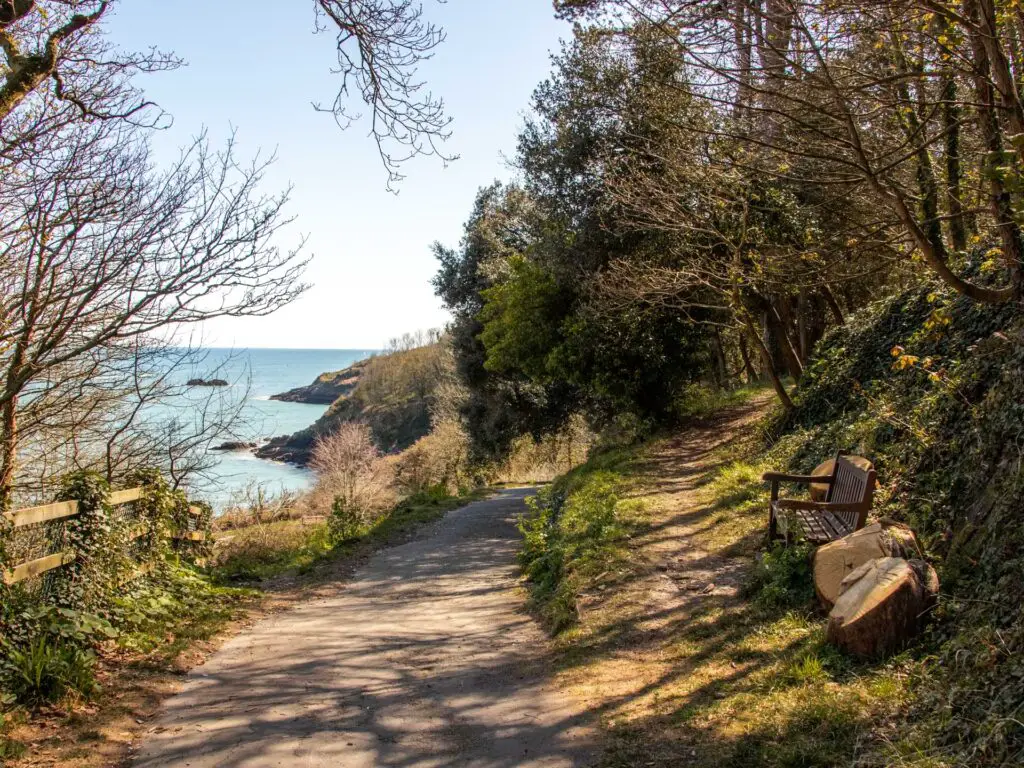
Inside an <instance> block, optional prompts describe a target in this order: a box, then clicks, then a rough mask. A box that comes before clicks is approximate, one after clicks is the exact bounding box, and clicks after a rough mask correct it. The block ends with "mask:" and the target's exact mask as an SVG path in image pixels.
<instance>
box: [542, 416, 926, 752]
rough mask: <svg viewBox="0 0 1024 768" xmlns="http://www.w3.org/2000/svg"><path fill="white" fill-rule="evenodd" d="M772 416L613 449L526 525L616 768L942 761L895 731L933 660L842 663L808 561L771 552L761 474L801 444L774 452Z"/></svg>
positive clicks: (567, 482)
mask: <svg viewBox="0 0 1024 768" xmlns="http://www.w3.org/2000/svg"><path fill="white" fill-rule="evenodd" d="M762 403H763V401H762ZM759 412H763V406H762V407H761V408H760V410H758V409H757V408H755V409H753V411H751V410H750V409H749V407H748V408H747V409H744V407H743V406H739V407H736V406H734V407H732V408H731V409H729V410H728V411H726V415H724V416H723V415H722V414H719V419H718V421H713V423H712V424H710V425H704V426H701V427H699V428H695V429H691V430H688V431H686V432H685V433H683V434H681V435H679V436H677V437H675V438H664V439H658V440H653V441H650V442H648V443H646V444H644V445H641V446H637V447H634V448H632V449H619V450H618V451H616V452H614V453H612V454H610V455H602V456H597V457H595V458H594V459H592V460H591V462H589V463H588V464H587V465H585V466H583V467H581V468H579V469H578V470H577V471H576V472H574V473H572V474H571V475H570V476H567V477H566V478H564V479H562V480H560V481H559V482H558V483H556V484H555V486H554V487H555V488H556V489H561V491H562V493H563V494H564V496H563V497H562V498H558V497H556V498H555V501H554V502H552V503H548V504H547V505H545V507H544V510H546V511H544V512H534V513H533V515H532V516H530V517H527V518H526V519H525V520H524V524H523V528H524V534H525V542H524V550H523V559H524V565H525V570H526V573H527V576H528V577H529V578H530V580H531V587H532V592H533V595H534V599H535V600H536V601H537V603H538V605H539V607H540V609H541V610H540V613H541V615H542V616H544V618H545V619H546V620H547V621H548V622H549V626H550V627H551V629H552V631H553V633H554V634H555V637H556V646H557V649H558V659H559V662H560V671H559V677H560V681H559V682H560V684H561V685H562V686H564V687H566V688H569V689H572V690H574V692H575V693H576V694H577V695H578V696H580V697H581V698H583V699H584V700H586V701H588V702H590V703H591V705H592V706H593V707H594V708H595V709H596V710H597V711H598V712H599V713H600V716H601V720H602V723H603V725H604V727H605V729H606V731H607V734H608V743H609V748H608V751H607V754H606V755H605V757H604V765H605V766H609V767H615V768H619V767H621V768H625V767H626V766H684V765H685V766H699V767H707V768H710V767H711V766H778V767H780V768H781V767H783V766H786V767H788V766H848V765H854V764H856V765H877V766H882V765H893V764H908V765H909V764H914V765H919V766H925V765H940V764H941V763H937V762H929V760H930V759H931V758H929V757H927V754H926V753H923V752H922V751H921V750H920V749H917V748H916V747H914V746H913V745H910V744H908V743H901V742H900V739H899V737H898V734H897V729H896V725H895V724H896V723H897V722H898V718H899V716H900V714H901V712H902V711H903V710H904V709H905V708H906V707H907V706H908V704H909V702H910V701H911V699H912V697H911V688H912V685H911V683H912V681H913V680H914V679H915V676H916V675H918V674H919V673H920V664H919V662H918V661H916V660H915V659H914V658H912V657H911V656H909V655H905V656H901V657H898V658H895V659H890V660H889V661H887V662H885V663H875V664H871V663H863V662H857V661H853V660H851V659H848V658H846V657H844V656H842V655H841V654H839V653H838V652H837V651H835V650H834V649H833V648H832V647H831V646H829V645H827V644H826V643H825V641H824V617H823V616H822V615H821V614H819V613H818V612H817V611H816V609H815V606H814V605H813V602H812V598H813V593H812V590H811V589H810V583H809V573H808V572H807V565H806V559H805V558H806V554H807V553H790V554H788V555H778V554H775V555H769V556H761V555H760V554H759V552H758V550H759V548H760V544H761V542H762V535H763V529H764V525H765V518H766V490H765V489H764V488H763V486H762V484H761V483H760V475H761V472H762V471H763V470H764V469H766V468H767V467H768V466H773V467H778V466H785V465H787V464H788V460H787V459H788V456H787V455H786V454H787V453H788V454H791V453H792V452H793V451H795V450H796V448H797V445H796V443H795V442H792V441H791V442H789V443H787V442H785V441H783V442H781V443H778V444H777V445H776V446H775V447H774V448H773V449H772V450H771V451H769V452H765V451H763V450H761V445H762V442H761V439H760V432H759V426H758V422H757V421H756V417H757V415H758V413H759ZM612 499H614V500H615V510H616V512H615V513H614V514H612V513H611V512H610V511H609V510H610V506H609V505H610V503H611V500H612ZM632 510H642V512H641V515H640V517H639V518H637V517H636V516H635V514H634V512H633V511H632ZM610 518H615V519H617V523H616V524H610V523H609V519H610Z"/></svg>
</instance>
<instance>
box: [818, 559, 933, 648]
mask: <svg viewBox="0 0 1024 768" xmlns="http://www.w3.org/2000/svg"><path fill="white" fill-rule="evenodd" d="M938 592H939V577H938V576H937V575H936V573H935V570H934V569H933V568H932V567H931V566H930V565H928V564H927V563H925V562H924V561H923V560H904V559H903V558H900V557H881V558H878V559H876V560H871V561H869V562H867V563H864V565H862V566H860V567H859V568H857V569H856V570H854V571H853V572H852V573H850V574H849V575H848V576H847V577H846V578H845V579H843V581H842V584H841V585H840V588H839V597H838V599H837V600H836V604H835V606H834V607H833V608H832V612H831V613H830V614H829V617H828V629H827V633H826V637H827V639H828V641H829V642H830V643H832V644H834V645H836V646H837V647H839V648H840V649H842V650H843V651H846V652H847V653H851V654H853V655H855V656H860V657H863V658H879V657H884V656H888V655H890V654H892V653H896V652H898V651H901V650H902V649H903V648H905V647H906V646H907V644H908V643H909V642H910V641H911V640H912V639H913V638H914V636H915V635H917V633H918V632H920V631H921V628H922V626H923V625H924V621H925V619H926V617H927V614H928V611H929V610H930V609H931V608H932V606H933V605H934V604H935V599H936V597H937V595H938Z"/></svg>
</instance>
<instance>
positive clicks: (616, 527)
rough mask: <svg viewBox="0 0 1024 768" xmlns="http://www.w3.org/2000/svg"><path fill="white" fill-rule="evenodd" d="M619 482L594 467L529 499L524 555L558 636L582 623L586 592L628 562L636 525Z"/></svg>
mask: <svg viewBox="0 0 1024 768" xmlns="http://www.w3.org/2000/svg"><path fill="white" fill-rule="evenodd" d="M620 481H621V478H620V477H619V476H618V475H616V474H615V473H613V472H609V471H605V470H599V469H598V470H595V469H593V467H590V468H589V469H588V470H584V471H582V472H579V473H577V474H576V475H575V476H570V479H568V480H566V481H563V482H562V483H559V484H558V485H556V486H553V487H551V488H546V489H543V490H542V491H541V492H540V493H539V494H538V495H537V496H536V497H534V498H531V499H528V501H527V504H528V505H529V507H530V512H529V513H527V514H525V515H524V516H523V517H522V519H521V520H520V523H519V529H520V531H521V533H522V534H523V548H522V550H521V552H520V555H519V557H520V562H521V563H522V566H523V570H524V573H525V575H526V577H527V579H528V580H529V581H530V583H531V589H532V593H533V598H534V600H535V601H536V603H537V605H538V606H539V607H540V610H541V612H542V614H543V615H544V617H545V619H546V620H547V622H548V624H549V625H550V627H551V629H552V631H553V632H556V633H557V632H561V631H562V630H564V629H566V628H567V627H569V626H570V625H572V624H573V623H574V622H575V621H576V620H577V618H578V612H577V600H578V598H579V595H580V593H581V592H582V591H583V590H584V589H586V588H589V587H593V586H595V581H596V579H597V578H599V577H600V575H602V574H605V573H609V572H613V571H615V570H616V568H617V567H618V566H619V565H621V564H624V563H625V557H624V551H623V548H624V546H625V543H626V541H627V540H628V538H629V536H630V535H631V533H632V532H633V530H635V528H636V524H637V521H636V519H635V515H634V514H631V510H629V509H628V507H627V505H626V504H624V502H622V501H621V500H620V499H619V495H618V494H619V490H618V488H619V484H620Z"/></svg>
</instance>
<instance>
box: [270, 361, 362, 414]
mask: <svg viewBox="0 0 1024 768" xmlns="http://www.w3.org/2000/svg"><path fill="white" fill-rule="evenodd" d="M367 362H368V361H367V360H360V361H359V362H357V363H355V364H354V365H350V366H349V367H348V368H345V369H344V370H341V371H328V372H327V373H321V374H320V375H319V376H317V377H316V378H315V379H314V380H313V381H312V382H311V383H309V384H307V385H306V386H304V387H296V388H295V389H289V390H288V391H287V392H281V393H280V394H277V395H271V396H270V399H271V400H280V401H282V402H286V403H310V404H312V405H331V404H332V403H333V402H334V401H335V400H337V399H338V398H341V397H344V396H346V395H348V394H350V393H351V392H352V390H353V389H355V387H356V384H358V383H359V376H360V374H361V373H362V371H363V369H364V368H365V367H366V364H367Z"/></svg>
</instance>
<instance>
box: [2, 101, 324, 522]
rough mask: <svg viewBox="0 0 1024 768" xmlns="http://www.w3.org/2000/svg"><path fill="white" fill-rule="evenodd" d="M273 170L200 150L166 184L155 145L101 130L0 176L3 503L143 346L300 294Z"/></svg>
mask: <svg viewBox="0 0 1024 768" xmlns="http://www.w3.org/2000/svg"><path fill="white" fill-rule="evenodd" d="M126 131H127V133H126ZM266 167H267V161H259V160H258V161H256V162H254V163H253V164H251V165H241V164H239V162H238V161H237V160H236V159H235V157H234V153H233V148H232V146H231V145H230V144H229V146H228V148H227V149H226V150H225V151H223V152H219V153H216V152H213V151H212V150H211V149H210V148H209V145H208V143H207V142H206V140H205V139H203V138H200V139H197V140H196V141H195V143H193V144H192V145H191V146H190V147H188V148H186V149H185V150H184V151H183V152H182V154H181V157H180V158H179V160H178V161H177V163H176V164H175V165H174V166H173V167H171V168H170V169H168V170H166V171H164V172H159V173H157V172H155V171H153V170H152V162H151V160H150V155H149V150H148V147H147V145H146V143H145V141H144V137H142V136H138V135H136V134H133V133H132V132H131V129H127V128H125V127H124V126H123V125H122V124H120V123H117V122H109V121H98V122H94V123H92V124H91V125H90V126H88V127H87V128H84V129H81V130H77V131H71V130H68V131H67V132H65V133H64V135H63V145H62V146H55V147H54V148H53V149H52V150H51V151H47V152H43V153H40V154H37V155H32V156H28V157H26V158H23V159H22V160H21V161H19V162H17V163H12V164H9V165H7V166H6V167H4V168H3V169H2V173H3V178H4V184H2V185H0V287H2V296H0V375H2V381H0V433H2V437H0V501H2V502H3V503H4V504H9V503H10V498H11V493H12V488H13V483H14V479H15V468H16V466H17V463H18V452H19V447H20V446H21V445H22V443H23V441H24V440H25V438H26V437H28V436H29V434H30V432H26V430H30V429H36V428H41V425H49V427H48V428H49V429H51V431H52V428H53V426H54V425H55V424H59V423H61V420H62V419H64V420H65V422H66V417H68V415H69V414H73V413H75V412H76V409H75V408H72V407H71V404H72V403H79V404H82V406H83V408H85V413H89V412H96V410H97V408H98V406H91V405H89V403H90V402H91V401H92V402H98V401H96V397H97V391H98V390H100V389H102V388H103V387H104V386H107V387H108V388H110V387H109V385H110V382H111V379H112V377H118V376H124V375H125V366H126V365H128V366H132V365H134V364H135V363H136V362H137V361H138V355H139V349H140V347H139V345H140V343H142V344H143V345H145V343H146V341H147V340H150V341H152V340H154V339H156V340H159V339H160V338H162V337H166V335H167V334H173V333H174V332H175V331H177V330H180V329H181V328H183V327H185V326H188V325H192V324H196V323H200V322H203V321H205V320H209V319H212V318H216V317H223V316H253V315H265V314H269V313H271V312H273V311H274V310H276V309H277V308H279V307H281V306H283V305H285V304H287V303H288V302H290V301H292V300H293V299H294V298H295V297H296V296H298V295H299V294H300V293H301V292H302V291H303V290H304V287H305V286H304V285H303V284H302V283H301V282H300V275H301V273H302V270H303V268H304V266H305V263H306V261H305V259H304V258H302V257H301V256H300V255H299V249H298V248H296V249H294V250H289V251H285V252H282V251H281V250H280V249H279V247H278V246H277V245H276V244H275V241H276V237H277V235H278V233H279V232H280V230H281V228H282V227H283V226H285V225H286V224H287V223H288V222H289V219H288V218H287V217H286V216H285V215H284V212H283V208H284V205H285V203H286V202H287V193H285V194H282V195H278V196H270V197H268V196H266V195H264V194H262V193H261V192H260V191H259V188H260V183H261V180H262V178H263V174H264V172H265V169H266ZM125 380H130V379H123V378H122V381H125ZM112 389H123V386H122V387H113V388H112ZM101 400H102V398H101ZM76 418H77V417H76ZM66 426H68V427H69V434H73V433H74V429H73V427H74V426H75V420H74V419H73V420H72V421H71V422H70V423H66Z"/></svg>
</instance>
